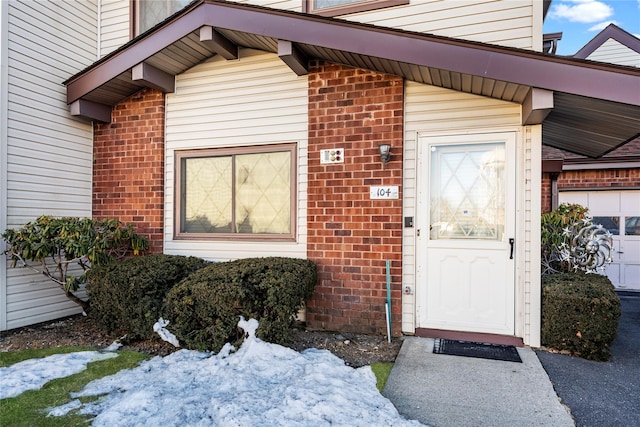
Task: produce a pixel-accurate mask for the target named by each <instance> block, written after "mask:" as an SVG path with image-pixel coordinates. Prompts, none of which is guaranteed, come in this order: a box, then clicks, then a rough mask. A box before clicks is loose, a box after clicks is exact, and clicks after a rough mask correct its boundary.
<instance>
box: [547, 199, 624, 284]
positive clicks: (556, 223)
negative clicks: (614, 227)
mask: <svg viewBox="0 0 640 427" xmlns="http://www.w3.org/2000/svg"><path fill="white" fill-rule="evenodd" d="M541 222H542V235H541V238H542V241H541V243H542V245H541V249H542V258H541V260H542V274H554V273H568V272H572V271H573V272H576V271H583V272H585V273H595V272H597V271H598V270H600V271H604V269H605V268H606V266H607V264H610V263H611V262H612V258H611V250H612V249H613V238H612V235H611V233H609V231H608V230H607V229H605V228H604V227H603V226H602V225H600V224H594V223H593V222H592V218H591V216H590V215H589V212H588V209H587V208H585V207H583V206H580V205H577V204H566V203H563V204H562V205H560V206H559V207H558V209H556V210H555V211H552V212H549V213H546V214H544V215H542V221H541Z"/></svg>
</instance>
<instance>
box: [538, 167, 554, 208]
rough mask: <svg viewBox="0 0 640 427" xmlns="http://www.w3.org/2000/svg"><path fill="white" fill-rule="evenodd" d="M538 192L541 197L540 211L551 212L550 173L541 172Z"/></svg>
mask: <svg viewBox="0 0 640 427" xmlns="http://www.w3.org/2000/svg"><path fill="white" fill-rule="evenodd" d="M540 193H541V197H542V213H546V212H551V175H550V174H549V173H543V174H542V182H541V183H540Z"/></svg>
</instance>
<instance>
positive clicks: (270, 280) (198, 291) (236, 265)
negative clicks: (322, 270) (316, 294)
mask: <svg viewBox="0 0 640 427" xmlns="http://www.w3.org/2000/svg"><path fill="white" fill-rule="evenodd" d="M316 281H317V270H316V266H315V264H313V262H311V261H308V260H302V259H295V258H279V257H270V258H248V259H240V260H236V261H230V262H221V263H215V264H211V265H208V266H206V267H205V268H203V269H201V270H198V271H197V272H195V273H193V274H191V275H190V276H189V277H187V278H186V279H184V280H183V281H182V282H180V283H179V284H178V285H177V286H175V287H174V288H173V289H171V291H169V293H168V295H167V299H166V301H165V307H164V310H163V314H164V318H165V319H167V320H170V321H171V324H170V325H169V327H168V329H169V330H170V331H171V332H173V333H174V334H175V335H176V336H177V338H178V339H179V340H180V342H181V343H183V344H184V345H185V346H187V347H189V348H195V349H200V350H205V349H206V350H211V351H215V352H217V351H219V350H220V349H221V348H222V346H223V345H224V344H225V343H227V342H231V343H236V342H237V341H238V340H239V339H241V335H240V333H239V332H238V330H237V324H238V320H239V316H241V315H242V316H244V317H245V318H246V319H249V318H255V319H257V320H258V321H259V322H260V326H259V328H258V331H257V336H258V337H259V338H261V339H263V340H265V341H269V342H273V343H280V344H282V343H286V342H287V338H288V336H289V331H290V329H291V328H292V327H293V325H294V322H295V315H296V313H297V312H298V310H299V309H300V308H301V307H302V305H303V303H304V301H305V300H308V299H309V298H310V297H311V295H312V293H313V289H314V287H315V284H316Z"/></svg>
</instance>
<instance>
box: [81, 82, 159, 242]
mask: <svg viewBox="0 0 640 427" xmlns="http://www.w3.org/2000/svg"><path fill="white" fill-rule="evenodd" d="M111 114H112V121H111V123H98V124H95V125H94V141H93V158H94V160H93V217H94V218H117V219H119V220H120V221H122V222H124V223H128V224H133V225H134V226H135V227H136V230H137V232H138V233H139V234H141V235H143V236H146V237H147V238H149V252H150V253H162V234H163V216H164V214H163V212H164V95H163V94H162V93H161V92H159V91H156V90H151V89H146V90H143V91H141V92H138V93H137V94H135V95H133V96H131V97H130V98H128V99H127V100H125V101H123V102H121V103H120V104H118V105H117V106H116V107H115V108H114V109H113V112H112V113H111Z"/></svg>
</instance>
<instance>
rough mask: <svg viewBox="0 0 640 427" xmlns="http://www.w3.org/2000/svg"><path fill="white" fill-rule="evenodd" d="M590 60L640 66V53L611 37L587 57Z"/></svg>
mask: <svg viewBox="0 0 640 427" xmlns="http://www.w3.org/2000/svg"><path fill="white" fill-rule="evenodd" d="M587 59H588V60H590V61H600V62H609V63H611V64H617V65H626V66H628V67H640V53H638V52H636V51H635V50H632V49H629V48H628V47H627V46H625V45H623V44H622V43H619V42H618V41H616V40H614V39H609V40H607V41H606V42H604V43H603V44H602V46H600V47H599V48H597V49H596V50H595V51H593V52H592V53H591V55H589V56H588V57H587Z"/></svg>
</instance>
